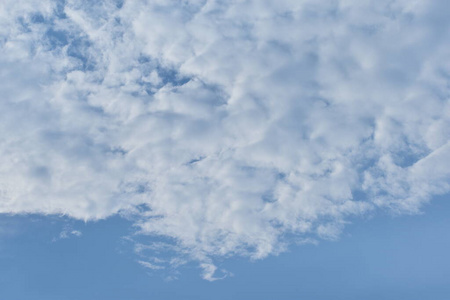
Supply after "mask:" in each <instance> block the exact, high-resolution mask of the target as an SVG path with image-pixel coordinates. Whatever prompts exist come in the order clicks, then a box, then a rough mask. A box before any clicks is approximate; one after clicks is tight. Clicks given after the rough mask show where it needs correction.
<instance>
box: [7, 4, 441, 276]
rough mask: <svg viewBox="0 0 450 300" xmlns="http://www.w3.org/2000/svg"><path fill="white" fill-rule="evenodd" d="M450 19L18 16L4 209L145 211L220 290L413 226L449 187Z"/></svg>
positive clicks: (56, 10)
mask: <svg viewBox="0 0 450 300" xmlns="http://www.w3.org/2000/svg"><path fill="white" fill-rule="evenodd" d="M449 5H450V4H448V2H447V1H444V0H442V1H425V0H417V1H406V0H395V1H392V0H389V1H387V0H382V1H364V2H361V1H353V0H326V1H320V2H317V1H312V0H311V1H310V0H304V1H296V0H279V1H272V0H264V1H261V0H258V1H256V0H245V1H244V0H243V1H221V0H193V1H182V0H171V1H159V0H153V1H145V0H138V1H118V0H117V1H113V0H105V1H98V2H95V3H94V2H92V1H74V0H67V1H56V0H55V1H53V0H47V1H26V3H24V2H17V1H12V0H6V1H2V3H1V4H0V14H1V16H0V22H1V23H0V25H1V26H0V51H1V53H0V54H1V55H0V69H1V72H0V79H1V80H0V91H1V95H2V96H1V97H2V98H1V101H0V134H1V137H2V139H1V140H0V160H1V161H0V212H2V213H42V214H64V215H67V216H70V217H73V218H77V219H84V220H95V219H100V218H106V217H108V216H111V215H114V214H117V213H119V212H120V213H122V214H124V215H128V216H130V215H132V216H133V217H134V219H135V220H136V225H137V226H138V228H139V232H140V233H142V234H149V235H155V236H160V237H162V238H165V239H168V242H167V245H170V246H171V247H172V249H176V253H178V255H181V256H185V257H188V258H189V259H194V260H197V261H199V262H200V264H201V266H202V268H203V269H204V278H206V279H208V280H213V279H214V278H216V277H214V273H215V271H216V269H217V267H216V266H215V265H214V259H215V258H217V257H229V256H232V255H243V256H248V257H250V258H252V259H258V258H263V257H266V256H267V255H270V254H276V253H279V252H282V251H284V250H285V249H286V247H287V246H288V245H289V244H290V243H292V242H302V241H309V240H311V239H314V238H317V237H319V238H328V239H334V238H337V237H338V236H339V234H340V232H341V231H342V229H343V228H344V226H345V224H346V223H347V220H348V219H349V218H350V217H352V216H361V215H364V214H367V213H369V212H373V211H376V210H389V211H393V212H395V213H416V212H418V211H419V210H420V208H421V206H422V205H423V204H424V203H426V202H427V201H429V199H430V198H431V197H432V196H433V195H438V194H445V193H448V192H449V190H450V171H449V170H450V165H449V162H450V157H449V155H450V151H449V150H450V149H449V147H450V144H449V136H450V129H449V128H450V105H449V79H450V63H449V62H450V50H449V49H450V43H449V40H450V39H449V38H450V36H449V31H448V30H447V28H449V25H450V24H449V22H450V18H449V17H450V16H449V13H448V12H449V11H450V9H449V8H450V7H449ZM141 264H143V265H145V266H147V267H148V266H152V268H153V269H154V267H155V266H156V265H154V264H151V265H148V264H150V262H146V261H144V260H143V261H141ZM168 264H170V262H168ZM157 268H158V269H159V268H162V267H160V266H159V265H158V266H157Z"/></svg>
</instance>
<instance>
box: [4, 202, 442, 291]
mask: <svg viewBox="0 0 450 300" xmlns="http://www.w3.org/2000/svg"><path fill="white" fill-rule="evenodd" d="M435 200H436V201H435V202H434V203H433V204H432V205H429V206H427V207H426V208H425V209H424V214H422V215H420V216H406V217H393V216H386V215H380V216H377V217H376V218H373V219H371V220H365V221H363V222H358V223H354V224H352V225H349V226H348V229H347V230H346V233H345V234H344V235H343V236H342V237H341V239H340V240H339V241H337V242H322V243H320V244H319V245H305V246H300V247H292V249H291V250H290V251H289V252H288V253H284V254H281V255H279V256H276V257H270V258H267V259H265V260H262V261H257V262H249V261H248V260H246V259H226V260H223V261H222V262H221V264H222V265H223V266H224V267H226V268H227V269H228V270H230V271H232V272H233V273H234V276H233V277H229V278H227V279H225V280H219V281H215V282H209V281H205V280H203V279H201V278H200V277H199V276H198V272H199V271H198V267H197V266H195V265H189V266H187V267H183V268H182V269H181V270H180V274H179V278H178V279H177V280H171V281H168V280H167V279H165V276H166V275H167V274H161V273H159V272H155V271H152V272H148V271H147V270H146V269H145V268H143V267H142V266H141V265H139V264H137V263H136V256H135V254H134V253H133V252H132V251H131V247H130V244H128V243H126V242H124V241H123V240H122V239H121V238H122V237H124V236H127V235H128V234H130V228H129V223H127V222H125V221H123V219H120V218H111V219H108V220H105V221H100V222H98V223H88V224H84V223H82V222H73V221H70V220H67V219H64V220H63V219H61V218H56V217H55V218H42V217H37V216H34V217H3V218H2V220H1V223H2V226H3V227H4V228H6V229H8V230H11V229H13V230H14V231H15V234H14V235H10V236H5V235H2V236H1V244H2V247H1V250H0V257H1V270H2V271H1V272H0V285H1V289H0V297H1V298H2V299H24V300H27V299H38V300H40V299H45V300H47V299H68V300H69V299H70V300H72V299H136V300H141V299H230V298H233V299H275V298H277V299H331V298H332V299H424V298H432V299H436V300H440V299H442V300H445V299H447V297H448V294H449V293H450V285H449V283H450V273H449V270H450V260H449V259H448V252H449V250H450V238H449V235H448V228H449V226H450V221H449V218H448V213H449V209H450V205H449V201H448V200H449V198H448V196H445V197H440V198H438V199H435ZM68 224H70V226H72V228H77V229H80V230H82V231H83V235H82V236H80V237H71V238H67V239H59V240H57V241H53V239H54V238H55V237H56V238H57V237H59V234H60V231H62V230H63V229H64V228H67V226H68Z"/></svg>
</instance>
